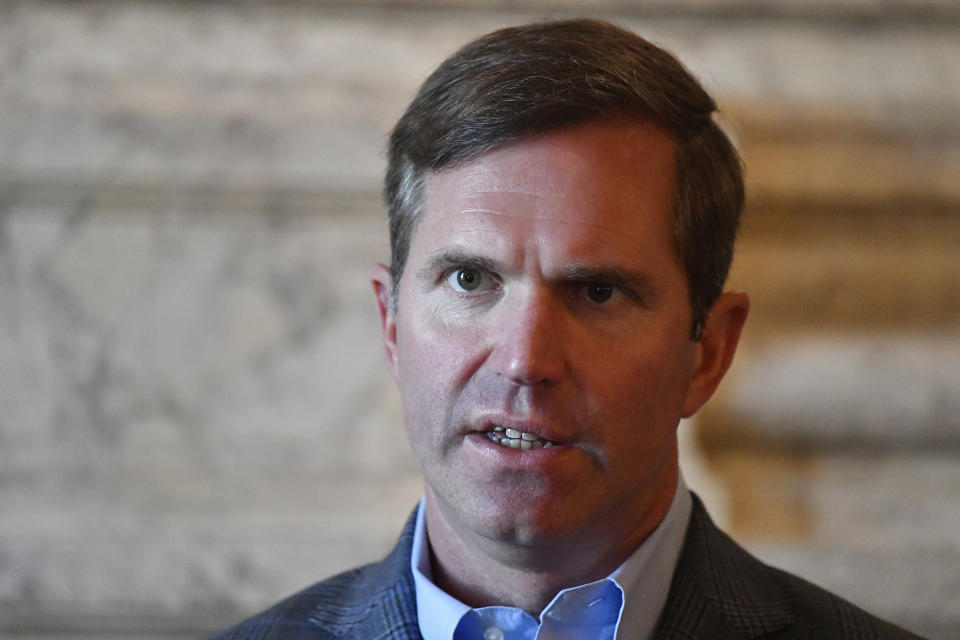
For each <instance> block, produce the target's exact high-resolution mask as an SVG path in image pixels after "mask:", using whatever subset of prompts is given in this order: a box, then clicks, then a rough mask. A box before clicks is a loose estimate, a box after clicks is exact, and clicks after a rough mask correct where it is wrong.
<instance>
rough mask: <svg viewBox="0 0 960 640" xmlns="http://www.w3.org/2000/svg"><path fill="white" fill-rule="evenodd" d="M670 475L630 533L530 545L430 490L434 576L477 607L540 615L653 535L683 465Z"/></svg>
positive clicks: (429, 531)
mask: <svg viewBox="0 0 960 640" xmlns="http://www.w3.org/2000/svg"><path fill="white" fill-rule="evenodd" d="M668 476H669V477H666V478H664V483H662V487H663V488H662V490H660V491H658V492H657V493H656V494H655V495H654V496H653V497H652V498H651V500H650V501H649V503H648V505H647V507H648V508H647V509H645V510H642V514H641V515H640V517H639V518H638V519H637V521H636V522H635V523H634V526H633V527H631V528H630V530H628V531H626V532H623V531H617V532H610V531H609V530H608V529H606V528H600V530H598V531H583V532H580V534H579V535H575V536H570V537H565V538H563V539H559V540H539V541H535V542H523V543H519V542H516V541H514V540H500V539H496V538H490V537H487V536H483V535H478V534H477V533H476V532H473V531H471V530H470V529H468V528H466V527H464V526H462V525H461V523H459V522H458V521H456V520H455V519H454V518H452V517H451V516H450V513H451V512H450V511H448V510H447V509H445V508H444V505H443V504H442V503H441V502H440V501H439V500H438V498H437V496H436V495H435V494H434V493H433V492H432V491H431V490H430V488H429V487H428V488H427V491H426V502H425V507H426V514H425V515H426V524H427V535H428V540H429V542H430V559H431V563H432V569H433V581H434V583H435V584H436V585H437V586H438V587H440V588H441V589H443V590H444V591H445V592H447V593H448V594H450V595H451V596H453V597H454V598H456V599H458V600H460V601H461V602H463V603H464V604H466V605H468V606H470V607H473V608H478V607H486V606H495V605H499V606H512V607H518V608H520V609H523V610H525V611H527V612H528V613H530V614H531V615H533V616H534V617H538V616H539V614H540V612H541V611H543V609H544V608H546V606H547V605H548V604H549V603H550V601H551V600H553V598H554V597H555V596H556V594H557V593H558V592H560V591H561V590H563V589H566V588H568V587H572V586H576V585H580V584H586V583H589V582H593V581H595V580H600V579H602V578H605V577H607V576H609V575H610V574H611V573H612V572H613V571H614V570H615V569H616V568H617V567H619V566H620V565H621V564H622V563H623V562H624V561H625V560H626V559H627V558H628V557H629V556H630V554H632V553H633V552H634V551H635V550H636V549H637V548H638V547H639V546H640V545H641V544H642V543H643V541H644V540H646V538H647V537H648V536H649V535H650V533H651V532H652V531H653V530H654V529H656V527H657V525H659V524H660V522H661V521H662V520H663V518H664V516H665V515H666V513H667V511H668V510H669V509H670V505H671V504H672V503H673V498H674V495H675V493H676V486H677V471H676V469H675V468H674V470H673V473H672V474H669V473H668Z"/></svg>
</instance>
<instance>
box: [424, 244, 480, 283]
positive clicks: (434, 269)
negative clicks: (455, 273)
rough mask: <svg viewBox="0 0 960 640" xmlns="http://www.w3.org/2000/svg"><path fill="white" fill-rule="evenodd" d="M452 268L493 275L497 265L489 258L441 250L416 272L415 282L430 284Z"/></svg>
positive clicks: (457, 251)
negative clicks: (473, 270)
mask: <svg viewBox="0 0 960 640" xmlns="http://www.w3.org/2000/svg"><path fill="white" fill-rule="evenodd" d="M454 268H461V269H476V270H478V271H487V272H491V273H495V272H496V271H497V264H496V263H495V262H494V261H493V260H490V259H489V258H484V257H482V256H478V255H476V254H473V253H467V252H466V251H461V250H459V249H443V250H440V251H438V252H436V253H435V254H433V256H431V257H430V259H429V260H428V261H427V263H426V264H425V265H424V266H422V267H420V269H418V270H417V280H419V281H421V282H431V281H433V280H434V279H435V278H436V277H437V275H438V274H441V273H444V272H446V271H449V270H450V269H454Z"/></svg>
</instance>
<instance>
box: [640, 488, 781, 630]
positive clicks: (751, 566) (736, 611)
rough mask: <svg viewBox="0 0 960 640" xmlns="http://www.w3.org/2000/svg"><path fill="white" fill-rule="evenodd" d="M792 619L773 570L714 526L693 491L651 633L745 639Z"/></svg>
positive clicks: (774, 628) (776, 628)
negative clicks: (684, 528) (677, 555)
mask: <svg viewBox="0 0 960 640" xmlns="http://www.w3.org/2000/svg"><path fill="white" fill-rule="evenodd" d="M794 622H795V616H794V613H793V610H792V608H791V606H790V603H789V600H788V594H787V592H786V590H785V588H784V586H783V585H782V584H781V583H780V582H779V581H777V580H776V578H775V574H773V572H771V571H770V568H769V567H767V566H766V565H764V564H763V563H761V562H760V561H759V560H757V559H756V558H754V557H753V556H751V555H750V554H748V553H747V552H746V551H744V550H743V549H742V548H741V547H740V546H739V545H737V544H736V543H735V542H734V541H733V540H731V539H730V538H729V537H728V536H727V535H726V534H725V533H723V532H722V531H720V530H719V529H717V527H716V526H715V525H714V524H713V522H712V521H711V520H710V516H709V515H707V512H706V509H704V507H703V503H702V502H700V499H699V498H698V497H697V496H696V495H695V494H694V495H693V513H692V514H691V516H690V526H689V527H688V529H687V537H686V541H685V542H684V548H683V552H682V553H681V555H680V561H679V562H678V563H677V570H676V572H675V573H674V578H673V583H672V584H671V586H670V593H669V595H668V596H667V603H666V605H665V606H664V610H663V613H662V614H661V618H660V622H659V623H658V627H657V629H658V631H657V634H656V637H657V638H663V639H664V640H693V639H694V638H711V639H716V640H734V639H736V640H745V639H749V638H756V637H758V636H761V635H764V634H767V633H771V632H773V631H776V630H778V629H781V628H783V627H785V626H788V625H791V624H793V623H794Z"/></svg>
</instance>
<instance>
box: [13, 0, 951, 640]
mask: <svg viewBox="0 0 960 640" xmlns="http://www.w3.org/2000/svg"><path fill="white" fill-rule="evenodd" d="M570 15H589V16H598V17H606V18H609V19H612V20H614V21H616V22H618V23H620V24H622V25H624V26H627V27H629V28H632V29H634V30H636V31H637V32H639V33H640V34H642V35H644V36H646V37H647V38H649V39H651V40H653V41H655V42H657V43H660V44H662V45H665V46H666V47H668V48H670V49H671V50H673V51H675V52H676V53H677V54H678V55H679V56H680V57H681V58H682V59H683V60H684V61H685V62H686V63H687V64H688V65H689V67H690V68H691V69H692V70H693V71H694V73H695V74H696V75H697V76H698V77H699V78H700V79H701V80H702V81H703V82H704V83H705V85H706V86H707V87H708V88H709V89H710V90H712V92H713V93H714V94H715V95H716V96H717V97H718V99H719V101H720V102H721V106H722V108H723V110H724V112H725V114H726V118H727V121H728V126H729V130H730V131H731V132H732V135H733V136H734V137H735V138H736V140H737V143H738V145H739V147H740V148H741V150H742V153H743V156H744V158H745V160H746V163H747V167H748V173H747V176H748V182H749V204H748V209H747V212H746V215H745V220H744V226H743V234H742V240H741V243H740V245H739V249H738V255H737V259H736V262H735V265H734V273H733V276H732V285H733V286H735V287H738V288H742V289H745V290H748V291H749V292H750V293H751V295H752V298H753V302H754V308H753V311H752V317H751V319H750V322H749V323H748V327H747V330H746V334H745V336H744V338H743V342H742V347H741V352H740V354H739V359H738V361H737V362H736V364H735V367H734V369H733V370H732V371H731V374H730V376H729V378H728V379H727V381H726V382H725V383H724V385H723V386H721V389H720V392H719V394H718V397H716V398H715V400H714V401H713V402H712V403H711V404H710V405H709V406H708V407H707V408H706V409H705V410H704V411H702V412H701V413H700V414H699V415H698V416H697V417H696V418H695V420H693V421H689V422H687V423H685V424H684V425H682V427H681V439H682V442H683V457H684V465H685V468H686V474H687V479H688V483H689V484H690V485H691V486H692V487H693V488H694V489H695V490H697V491H698V492H699V493H700V494H701V495H703V496H704V498H705V499H706V501H707V502H708V504H709V506H710V508H711V510H712V511H713V513H714V514H715V516H716V518H717V519H718V520H720V521H721V522H722V523H723V524H724V525H725V526H726V527H727V528H728V529H729V530H730V531H731V533H732V534H733V535H734V537H736V538H737V539H738V540H740V541H741V542H742V543H743V544H745V545H746V546H747V547H748V548H749V549H751V550H752V551H754V552H755V553H757V554H758V555H760V556H761V557H762V558H764V559H766V560H769V561H770V562H773V563H776V564H780V565H781V566H784V567H786V568H788V569H790V570H792V571H794V572H796V573H798V574H800V575H802V576H805V577H808V578H809V579H811V580H814V581H816V582H819V583H822V584H824V585H825V586H827V587H829V588H831V589H833V590H835V591H837V592H839V593H840V594H841V595H843V596H845V597H847V598H848V599H851V600H853V601H854V602H856V603H858V604H860V605H861V606H863V607H866V608H868V609H869V610H871V611H874V612H876V613H878V614H880V615H882V616H885V617H888V618H890V619H893V620H895V621H897V622H899V623H900V624H903V625H906V626H908V627H911V628H913V629H915V630H917V631H920V632H922V633H924V634H927V635H929V636H930V637H933V638H938V639H946V638H960V631H958V629H960V535H958V534H960V465H958V463H960V258H958V247H960V115H958V114H960V37H958V33H960V4H958V3H957V2H950V1H945V0H942V1H935V0H844V1H843V2H835V1H831V0H799V1H791V2H787V1H786V0H674V1H667V0H651V1H649V2H642V3H641V2H623V1H621V2H617V1H613V0H610V1H603V0H601V1H598V2H592V3H584V2H574V1H572V0H569V1H565V0H526V1H521V2H509V3H508V2H496V1H489V2H484V1H482V0H461V1H453V0H450V1H441V0H433V1H431V0H419V1H415V0H379V1H377V0H365V1H360V2H306V1H304V2H296V1H288V2H195V3H194V2H160V1H156V2H147V1H141V2H122V1H121V2H89V1H74V2H37V1H32V2H31V1H7V2H3V3H2V4H0V637H3V638H15V639H18V640H22V639H27V638H29V639H34V640H38V639H41V638H54V637H56V638H87V637H90V638H93V637H97V638H157V639H160V638H164V639H172V638H190V637H197V636H199V635H201V634H204V633H206V632H208V631H212V630H214V629H216V628H219V627H221V626H223V625H226V624H228V623H231V622H233V621H236V620H237V619H239V618H240V617H242V616H245V615H247V614H251V613H253V612H255V611H257V610H259V609H261V608H263V607H264V606H266V605H268V604H270V603H272V602H273V601H275V600H277V599H278V598H280V597H281V596H284V595H287V594H289V593H291V592H293V591H294V590H297V589H299V588H301V587H303V586H306V585H307V584H310V583H312V582H315V581H316V580H318V579H320V578H322V577H325V576H327V575H330V574H331V573H333V572H336V571H339V570H341V569H344V568H347V567H349V566H353V565H355V564H357V563H361V562H366V561H372V560H375V559H378V558H379V557H381V556H382V555H383V554H384V553H385V552H386V551H387V550H388V549H389V548H390V547H391V546H392V544H393V542H394V540H395V537H396V535H397V534H398V532H399V529H400V527H401V525H402V523H403V521H404V518H405V517H406V515H407V513H408V512H409V510H410V509H411V508H412V507H413V506H414V504H415V501H416V500H417V498H418V496H419V494H420V491H421V481H420V479H419V476H418V472H417V469H416V467H415V465H414V463H413V462H412V459H411V455H410V453H409V449H408V446H407V443H406V440H405V437H404V435H403V431H402V427H401V424H400V418H399V401H398V398H397V394H396V392H395V390H394V388H393V386H392V382H391V381H390V379H389V378H388V376H387V374H386V372H385V370H384V367H383V365H382V349H381V346H380V343H379V337H378V330H377V322H376V319H375V312H374V305H373V299H372V296H371V295H370V293H371V289H370V286H369V284H368V278H367V274H368V268H369V265H370V264H371V263H373V262H375V261H378V260H381V261H386V260H387V257H388V250H387V242H386V234H387V232H386V224H385V218H384V213H383V210H382V207H381V205H380V202H379V197H378V192H379V188H380V179H381V173H382V170H383V164H384V161H383V154H382V149H383V146H384V141H385V137H386V135H387V132H388V131H389V128H390V127H391V125H392V123H393V122H394V121H395V119H396V118H397V117H398V116H399V114H400V113H401V111H402V109H403V108H404V106H405V105H406V103H407V101H408V100H409V99H410V97H411V96H412V94H413V92H414V90H415V89H416V87H417V86H418V85H419V83H420V82H421V80H422V79H423V78H424V77H425V75H426V74H427V73H428V72H429V71H430V70H431V69H432V68H433V67H434V66H435V65H436V64H437V63H438V62H439V61H440V60H441V59H442V58H443V57H445V56H446V55H447V54H448V53H450V52H452V51H453V50H454V49H455V48H456V47H457V46H459V45H460V44H462V43H464V42H465V41H467V40H468V39H470V38H472V37H474V36H476V35H479V34H481V33H483V32H486V31H489V30H491V29H494V28H496V27H500V26H504V25H508V24H513V23H519V22H523V21H528V20H530V19H535V18H540V17H547V16H570Z"/></svg>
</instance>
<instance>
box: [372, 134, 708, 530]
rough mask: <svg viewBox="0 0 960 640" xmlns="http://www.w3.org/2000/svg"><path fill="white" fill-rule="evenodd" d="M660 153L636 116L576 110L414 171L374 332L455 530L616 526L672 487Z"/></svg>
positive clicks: (678, 376) (668, 150)
mask: <svg viewBox="0 0 960 640" xmlns="http://www.w3.org/2000/svg"><path fill="white" fill-rule="evenodd" d="M674 160H675V157H674V144H673V142H672V140H671V138H670V137H669V136H668V135H667V134H666V133H664V132H663V131H661V130H660V129H658V128H656V127H654V126H652V125H645V124H639V123H638V124H632V125H625V124H618V125H611V124H592V125H585V126H579V127H575V128H571V129H566V130H562V131H560V132H554V133H551V134H548V135H546V136H543V137H531V138H526V139H524V140H522V141H519V142H516V143H512V144H509V145H506V146H503V147H501V148H499V149H496V150H494V151H492V152H489V153H487V154H485V155H483V156H481V157H479V158H478V159H476V160H474V161H471V162H469V163H467V164H464V165H461V166H459V167H456V168H454V169H449V170H444V171H440V172H438V173H435V174H433V175H431V176H430V177H429V179H428V182H427V186H426V202H425V210H424V212H423V217H422V219H421V220H420V221H419V225H418V226H417V229H416V231H415V234H414V237H413V240H412V243H411V246H410V252H409V257H408V259H407V263H406V267H405V270H404V272H403V276H402V278H401V282H400V287H399V293H398V306H397V310H396V314H395V316H389V315H388V316H387V317H388V318H389V319H392V321H394V322H395V324H392V323H391V322H390V321H389V320H388V322H386V323H385V331H386V333H385V336H386V341H387V347H388V354H389V357H388V359H389V361H390V365H391V370H392V372H393V375H394V377H395V378H396V381H397V384H398V386H399V388H400V393H401V396H402V399H403V407H404V414H405V420H406V428H407V432H408V435H409V438H410V442H411V445H412V447H413V451H414V453H415V455H416V456H417V458H418V459H419V462H420V464H421V466H422V468H423V472H424V476H425V478H426V483H427V500H428V506H429V507H430V508H432V509H435V510H436V511H437V513H439V514H440V515H441V517H442V518H443V519H444V520H446V521H447V524H448V525H449V526H450V527H451V528H452V529H454V530H457V529H460V530H462V531H467V532H470V533H472V534H475V535H479V536H482V537H484V538H487V539H491V540H499V541H513V542H518V543H522V544H526V545H531V544H542V543H551V542H558V541H563V540H565V539H570V538H571V537H576V536H579V537H581V539H582V536H591V539H594V540H596V541H597V542H601V541H604V540H608V539H610V540H622V539H623V538H624V537H628V536H629V535H630V532H633V531H636V529H637V528H638V527H640V526H642V525H641V523H642V522H643V519H644V517H645V516H646V515H647V514H648V512H650V510H651V509H652V508H653V505H654V504H662V503H663V499H664V497H667V498H668V499H669V498H672V495H673V491H674V489H675V482H676V465H677V459H676V427H677V423H678V421H679V419H680V418H681V416H683V415H687V414H689V413H692V411H693V410H695V409H696V406H691V404H692V401H689V400H688V389H689V388H690V383H691V377H692V376H693V373H694V371H695V369H696V367H697V366H698V362H699V358H700V352H699V345H698V344H697V343H694V342H692V341H690V339H689V335H690V306H689V303H688V297H687V284H686V277H685V275H684V271H683V268H682V265H681V262H680V260H679V257H678V255H677V254H676V251H675V249H674V245H673V240H672V233H671V221H672V208H673V190H674V181H675V176H674V173H675V171H674ZM508 430H509V431H508ZM516 432H521V433H522V434H525V435H522V436H521V437H520V438H519V440H518V441H516V442H509V441H508V440H517V439H516V438H515V437H514V438H509V437H508V436H516V435H517V434H516ZM498 439H499V440H500V442H498V441H497V440H498ZM524 439H527V441H528V442H530V443H531V444H529V445H524V444H522V442H523V441H524ZM511 445H512V446H511ZM528 446H529V447H530V448H526V447H528ZM516 447H521V448H516ZM658 501H659V503H658ZM428 513H430V512H429V511H428Z"/></svg>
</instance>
